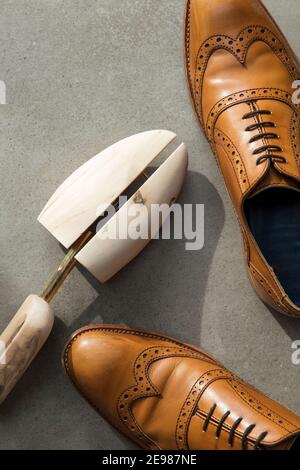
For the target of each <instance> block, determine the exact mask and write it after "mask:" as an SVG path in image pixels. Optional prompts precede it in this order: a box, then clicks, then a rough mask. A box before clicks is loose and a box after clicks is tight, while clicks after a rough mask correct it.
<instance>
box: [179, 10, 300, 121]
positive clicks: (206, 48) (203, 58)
mask: <svg viewBox="0 0 300 470" xmlns="http://www.w3.org/2000/svg"><path fill="white" fill-rule="evenodd" d="M186 18H187V22H186V37H185V44H186V60H187V69H188V79H189V82H190V85H192V86H191V91H193V93H194V96H195V105H196V111H197V114H198V117H199V120H200V123H201V124H202V126H203V125H204V123H203V116H202V102H201V94H202V85H203V79H204V74H205V70H206V66H207V63H208V61H209V58H210V56H211V55H212V54H213V52H215V51H217V50H218V49H224V50H227V51H228V52H230V53H231V54H232V55H234V56H235V57H236V59H237V60H238V61H239V62H240V63H241V64H244V63H245V61H246V58H247V53H248V50H249V47H250V46H251V45H252V44H253V43H255V42H257V41H262V42H264V43H265V44H267V45H268V46H269V47H270V48H271V49H272V50H273V52H274V53H275V54H276V55H277V57H278V58H279V59H280V60H281V62H282V63H283V64H284V66H285V67H286V69H287V70H288V72H289V74H290V76H291V78H292V79H293V80H296V79H297V74H299V67H298V64H297V63H296V61H295V60H294V58H293V56H291V55H290V52H289V51H287V49H286V47H285V45H284V44H283V42H282V41H281V40H280V39H279V38H278V37H277V36H276V34H274V33H273V32H272V31H270V30H269V29H268V28H266V27H265V26H261V25H249V26H247V27H246V28H245V29H243V30H242V31H241V32H240V33H239V34H238V36H237V37H236V38H233V37H231V36H227V35H222V34H219V35H215V36H211V37H209V38H208V39H207V40H206V41H204V43H203V44H202V45H201V46H200V48H199V51H198V55H197V60H196V73H195V76H194V77H191V70H190V2H188V4H187V15H186Z"/></svg>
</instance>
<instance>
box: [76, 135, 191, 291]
mask: <svg viewBox="0 0 300 470" xmlns="http://www.w3.org/2000/svg"><path fill="white" fill-rule="evenodd" d="M187 164H188V156H187V150H186V146H185V145H184V144H182V145H181V146H180V147H179V148H178V149H177V150H176V151H175V152H174V153H173V154H172V155H171V156H170V157H169V158H168V159H167V160H166V161H165V162H164V163H163V164H162V166H160V167H159V168H158V169H157V171H156V172H155V173H154V174H153V175H152V176H151V177H150V178H149V179H148V181H146V183H145V184H144V185H143V186H141V188H140V189H139V191H138V192H137V193H135V194H134V195H133V196H132V197H131V198H130V199H129V200H128V202H127V203H126V204H124V205H123V206H122V207H121V209H120V210H119V211H118V212H117V213H116V214H115V215H114V216H113V217H112V218H111V219H110V220H109V221H108V222H107V224H105V225H104V226H103V227H102V228H101V230H100V231H99V232H98V233H97V234H96V236H95V237H94V238H92V240H91V241H90V242H88V244H87V245H86V246H85V247H84V248H83V249H82V250H81V251H80V252H79V253H78V254H77V256H76V259H77V261H79V263H81V264H82V265H83V266H84V267H85V268H86V269H88V270H89V271H90V272H91V273H92V274H93V275H94V276H95V277H96V278H97V279H98V280H99V281H100V282H106V281H108V280H109V279H110V278H111V277H112V276H114V275H115V274H116V273H117V272H118V271H119V270H120V269H122V268H123V267H124V266H125V265H126V264H128V263H129V262H130V261H131V260H132V259H133V258H135V257H136V256H137V255H138V254H139V253H140V252H141V251H142V250H143V249H144V247H145V246H146V245H147V244H148V243H149V241H150V238H148V239H147V240H145V239H138V240H132V239H131V238H129V237H127V239H119V238H117V239H115V240H111V239H103V238H101V233H102V232H104V231H105V230H107V229H108V230H109V229H110V226H117V227H119V225H120V220H122V218H123V217H124V216H125V217H126V214H127V213H128V210H129V209H130V207H132V206H134V205H136V206H138V205H141V204H142V205H144V206H145V207H146V208H147V212H145V216H144V218H143V219H142V220H141V219H140V218H139V219H138V220H137V221H136V222H137V223H138V224H139V226H143V224H147V227H151V205H152V204H170V203H172V202H174V201H175V200H176V199H177V197H178V194H179V192H180V190H181V188H182V185H183V182H184V178H185V175H186V170H187ZM129 212H130V210H129ZM167 217H168V214H164V215H163V217H162V218H161V223H164V221H165V220H166V218H167ZM130 223H131V224H132V221H130Z"/></svg>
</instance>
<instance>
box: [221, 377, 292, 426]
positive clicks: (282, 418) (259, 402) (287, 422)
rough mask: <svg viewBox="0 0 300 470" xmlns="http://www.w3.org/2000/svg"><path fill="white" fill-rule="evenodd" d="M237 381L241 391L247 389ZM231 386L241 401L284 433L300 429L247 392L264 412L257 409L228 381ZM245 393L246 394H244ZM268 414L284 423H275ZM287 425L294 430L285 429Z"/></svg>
mask: <svg viewBox="0 0 300 470" xmlns="http://www.w3.org/2000/svg"><path fill="white" fill-rule="evenodd" d="M235 380H236V383H237V384H238V385H239V387H240V388H241V389H244V390H246V388H244V384H243V382H241V381H240V380H239V379H238V378H236V379H235ZM228 383H229V385H230V386H231V388H232V390H233V391H234V392H235V393H236V394H237V395H238V396H239V397H240V399H241V400H243V401H244V402H245V403H246V404H247V405H248V406H249V407H250V408H252V409H253V410H254V411H255V412H257V413H259V414H260V415H262V416H264V418H267V419H268V420H270V421H272V422H273V423H274V424H276V425H277V426H278V427H280V428H282V429H283V430H284V431H286V432H287V433H288V434H290V433H292V432H295V431H297V430H298V429H299V428H298V427H297V426H295V424H293V423H291V422H290V421H288V420H287V419H286V418H284V417H283V416H281V415H280V414H278V413H276V412H274V411H272V409H271V408H268V407H267V406H266V405H264V404H263V403H262V402H261V401H260V400H258V399H257V398H255V397H254V396H253V395H251V393H250V392H248V391H247V390H246V393H247V394H248V395H249V396H250V398H251V399H252V400H253V402H256V403H258V405H259V406H261V407H262V410H259V409H257V408H256V407H254V405H253V404H252V403H251V402H249V401H248V400H246V399H245V398H244V396H243V395H241V393H239V392H238V390H237V389H236V388H234V386H233V385H232V383H230V382H229V381H228ZM244 393H245V392H244ZM263 409H264V410H265V412H263ZM268 413H271V414H272V415H273V416H276V417H277V418H279V420H278V421H282V423H279V422H278V421H275V419H273V418H272V417H270V416H268ZM284 423H286V425H288V426H291V427H292V428H293V430H289V429H288V428H287V427H285V426H284V425H283V424H284Z"/></svg>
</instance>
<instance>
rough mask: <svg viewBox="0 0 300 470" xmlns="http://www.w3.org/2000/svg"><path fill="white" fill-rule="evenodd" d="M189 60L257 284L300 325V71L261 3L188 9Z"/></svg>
mask: <svg viewBox="0 0 300 470" xmlns="http://www.w3.org/2000/svg"><path fill="white" fill-rule="evenodd" d="M287 6H288V4H287ZM185 57H186V70H187V77H188V83H189V88H190V92H191V96H192V101H193V104H194V107H195V110H196V113H197V116H198V118H199V121H200V123H201V125H202V128H203V130H204V132H205V134H206V136H207V138H208V140H209V142H210V144H211V146H212V149H213V152H214V154H215V156H216V158H217V161H218V163H219V166H220V168H221V171H222V173H223V176H224V179H225V183H226V186H227V189H228V191H229V194H230V196H231V199H232V202H233V205H234V208H235V211H236V213H237V217H238V220H239V223H240V226H241V230H242V235H243V240H244V247H245V256H246V260H247V266H248V271H249V275H250V280H251V282H252V284H253V286H254V288H255V289H256V291H257V293H258V295H259V296H260V297H261V298H262V300H263V301H265V302H266V303H267V304H269V305H270V306H271V307H273V308H275V309H277V310H278V311H280V312H282V313H284V314H286V315H291V316H300V283H299V276H300V217H299V214H300V143H299V124H300V120H299V104H297V94H296V95H295V89H294V88H293V83H294V81H295V80H296V79H297V78H298V79H299V78H300V68H299V64H298V62H297V60H296V58H295V55H294V54H293V52H292V50H291V48H290V46H289V45H288V43H287V41H286V39H285V38H284V36H283V34H282V33H281V31H280V30H279V28H278V26H277V25H276V23H275V22H274V20H273V19H272V17H271V16H270V14H269V13H268V11H267V10H266V8H265V7H264V6H263V4H262V3H261V2H260V1H259V0H243V1H241V0H188V1H187V7H186V18H185ZM294 86H295V84H294ZM293 95H294V97H293ZM298 95H299V94H298ZM293 101H294V102H293Z"/></svg>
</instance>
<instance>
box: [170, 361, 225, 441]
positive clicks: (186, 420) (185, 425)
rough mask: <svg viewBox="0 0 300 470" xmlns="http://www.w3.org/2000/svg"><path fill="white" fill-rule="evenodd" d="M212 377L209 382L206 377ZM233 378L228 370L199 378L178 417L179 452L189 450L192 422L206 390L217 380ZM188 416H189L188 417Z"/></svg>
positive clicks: (217, 370) (210, 373) (207, 373)
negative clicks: (194, 396)
mask: <svg viewBox="0 0 300 470" xmlns="http://www.w3.org/2000/svg"><path fill="white" fill-rule="evenodd" d="M214 375H215V376H214ZM211 376H214V377H212V378H209V379H208V380H207V379H206V377H211ZM232 377H234V376H233V374H232V373H231V372H229V371H227V370H226V369H212V370H209V371H207V372H205V373H204V374H202V376H201V377H200V378H198V380H197V381H196V382H195V384H194V385H193V387H192V388H191V390H190V391H189V393H188V396H187V397H186V399H185V401H184V404H183V406H182V407H181V410H180V413H179V415H178V420H177V425H176V443H177V448H178V449H179V450H189V447H188V431H189V425H190V421H191V419H192V417H193V415H194V414H195V413H194V410H195V408H196V407H197V406H198V403H199V400H200V399H201V397H202V395H203V394H204V392H205V391H206V389H207V388H208V387H209V386H210V385H211V384H212V383H214V382H216V381H217V380H224V379H228V378H232ZM197 389H198V390H197ZM197 391H198V394H197V396H196V398H195V399H194V400H193V394H196V393H197ZM192 402H194V403H193V405H192ZM189 408H190V410H189ZM186 415H188V416H187V417H186ZM181 429H183V431H181Z"/></svg>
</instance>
